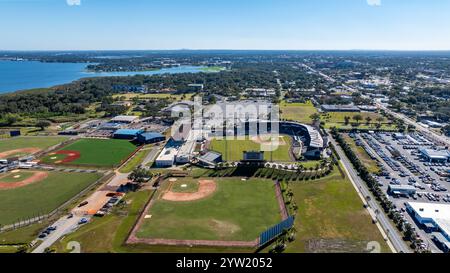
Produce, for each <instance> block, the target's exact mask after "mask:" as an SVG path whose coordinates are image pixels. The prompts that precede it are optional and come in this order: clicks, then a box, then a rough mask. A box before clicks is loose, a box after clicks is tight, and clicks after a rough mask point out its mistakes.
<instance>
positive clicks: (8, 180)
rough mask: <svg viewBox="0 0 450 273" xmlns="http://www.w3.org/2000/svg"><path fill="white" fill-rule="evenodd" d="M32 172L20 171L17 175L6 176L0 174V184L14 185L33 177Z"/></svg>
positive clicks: (9, 174)
mask: <svg viewBox="0 0 450 273" xmlns="http://www.w3.org/2000/svg"><path fill="white" fill-rule="evenodd" d="M33 174H34V173H33V172H28V171H20V172H18V173H7V174H0V182H1V183H15V182H20V181H22V180H24V179H27V178H29V177H31V176H33Z"/></svg>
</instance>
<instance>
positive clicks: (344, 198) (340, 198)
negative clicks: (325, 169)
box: [287, 168, 389, 253]
mask: <svg viewBox="0 0 450 273" xmlns="http://www.w3.org/2000/svg"><path fill="white" fill-rule="evenodd" d="M289 187H290V188H291V189H292V191H293V192H294V200H295V202H296V203H297V205H298V207H299V209H298V214H297V217H296V219H295V228H296V229H297V239H296V240H295V241H294V242H292V243H289V244H288V248H287V252H291V253H292V252H293V253H304V252H306V253H317V252H338V253H341V252H365V251H366V247H367V243H368V242H371V241H375V242H378V243H379V244H380V245H381V251H382V252H388V251H389V248H388V246H387V244H386V243H385V241H384V239H383V237H382V235H381V233H380V231H379V230H378V228H377V226H376V225H374V224H373V223H372V219H371V217H370V216H369V213H368V212H367V210H366V209H364V207H363V203H362V201H361V199H360V198H359V196H358V194H357V193H356V191H355V189H354V188H353V186H352V184H351V182H350V181H349V180H348V179H347V178H342V176H341V174H340V172H339V171H338V170H337V168H335V170H334V171H333V173H332V174H331V175H330V176H327V177H325V178H322V179H319V180H316V181H313V182H307V183H290V184H289Z"/></svg>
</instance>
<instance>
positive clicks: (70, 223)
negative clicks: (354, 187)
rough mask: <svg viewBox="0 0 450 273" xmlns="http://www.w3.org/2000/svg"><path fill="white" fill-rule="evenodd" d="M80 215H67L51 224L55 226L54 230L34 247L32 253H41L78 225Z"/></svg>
mask: <svg viewBox="0 0 450 273" xmlns="http://www.w3.org/2000/svg"><path fill="white" fill-rule="evenodd" d="M81 218H82V217H80V216H74V217H72V218H70V219H68V218H67V216H64V217H63V218H61V219H59V220H58V221H56V222H55V223H54V224H53V225H52V226H53V227H56V230H55V231H53V232H52V233H50V235H48V236H47V237H46V238H45V239H44V240H43V241H42V243H41V244H40V245H39V246H38V247H36V248H35V249H34V250H33V252H32V253H43V252H44V251H45V249H46V248H48V247H50V246H52V245H53V244H54V243H55V242H56V241H58V240H59V239H60V238H62V237H63V236H64V235H66V234H68V233H71V232H72V231H74V230H75V229H76V228H77V227H78V222H79V221H80V220H81Z"/></svg>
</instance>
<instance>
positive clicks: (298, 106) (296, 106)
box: [280, 101, 318, 124]
mask: <svg viewBox="0 0 450 273" xmlns="http://www.w3.org/2000/svg"><path fill="white" fill-rule="evenodd" d="M280 110H281V118H282V119H286V120H292V121H297V122H300V123H307V124H310V123H312V120H311V118H310V116H311V115H313V114H315V113H318V112H317V109H316V107H314V105H313V104H312V102H311V101H308V102H306V103H287V102H285V101H283V102H281V103H280Z"/></svg>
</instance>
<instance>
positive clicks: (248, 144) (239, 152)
mask: <svg viewBox="0 0 450 273" xmlns="http://www.w3.org/2000/svg"><path fill="white" fill-rule="evenodd" d="M283 137H284V138H283V139H284V141H285V142H286V143H285V145H280V146H279V147H278V149H276V150H275V151H273V152H265V153H264V159H265V160H267V161H270V160H271V158H272V161H276V162H290V161H291V157H290V155H289V149H290V147H291V145H292V139H291V138H290V137H289V136H283ZM227 146H228V152H227V153H226V147H227ZM210 149H211V150H213V151H216V152H219V153H221V154H222V156H223V159H224V161H240V160H242V159H243V156H244V155H243V153H244V151H259V150H260V149H261V144H259V143H256V142H254V141H252V140H250V139H248V138H247V140H234V139H233V140H224V139H222V140H220V139H213V140H212V141H211V146H210ZM271 154H272V155H271Z"/></svg>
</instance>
